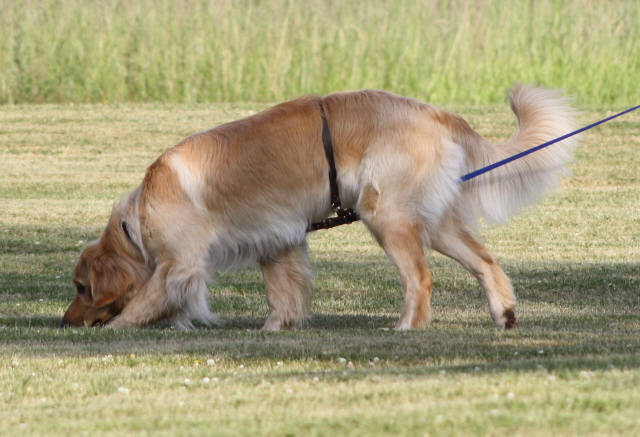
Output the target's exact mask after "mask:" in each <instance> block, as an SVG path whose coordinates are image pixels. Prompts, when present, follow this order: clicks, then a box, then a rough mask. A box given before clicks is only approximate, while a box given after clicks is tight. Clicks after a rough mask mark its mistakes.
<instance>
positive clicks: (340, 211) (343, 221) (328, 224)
mask: <svg viewBox="0 0 640 437" xmlns="http://www.w3.org/2000/svg"><path fill="white" fill-rule="evenodd" d="M318 104H319V105H320V116H321V117H322V145H323V146H324V154H325V156H326V157H327V162H328V163H329V187H330V188H331V209H332V210H333V212H335V213H336V214H337V215H338V216H337V217H331V218H328V219H326V220H323V221H321V222H316V223H311V224H310V225H309V227H307V232H312V231H317V230H319V229H330V228H334V227H336V226H340V225H347V224H349V223H353V222H355V221H358V220H360V217H359V216H358V213H357V212H355V211H354V210H353V209H351V208H343V207H342V203H341V202H340V193H339V190H338V170H337V169H336V160H335V157H334V154H333V143H332V142H331V132H329V124H328V123H327V117H326V116H325V114H324V107H323V106H322V100H319V101H318Z"/></svg>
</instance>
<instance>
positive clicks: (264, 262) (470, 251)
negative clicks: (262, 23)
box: [62, 85, 575, 330]
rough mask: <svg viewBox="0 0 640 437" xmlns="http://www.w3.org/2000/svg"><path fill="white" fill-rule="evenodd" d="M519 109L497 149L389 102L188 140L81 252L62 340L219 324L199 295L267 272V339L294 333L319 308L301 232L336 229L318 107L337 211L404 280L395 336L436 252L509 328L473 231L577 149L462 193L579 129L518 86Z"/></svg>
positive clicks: (444, 117)
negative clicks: (350, 216)
mask: <svg viewBox="0 0 640 437" xmlns="http://www.w3.org/2000/svg"><path fill="white" fill-rule="evenodd" d="M510 100H511V106H512V109H513V111H514V113H515V114H516V116H517V117H518V122H519V123H518V129H517V131H516V134H515V135H514V137H513V138H512V139H511V140H509V141H507V142H505V143H502V144H497V145H492V144H489V143H488V142H487V141H486V140H485V139H484V138H483V137H481V136H480V135H479V134H478V133H476V132H475V131H474V130H473V129H471V127H470V126H469V125H468V124H467V123H466V122H465V121H464V120H463V119H462V118H460V117H458V116H456V115H454V114H451V113H449V112H446V111H443V110H441V109H438V108H435V107H433V106H430V105H427V104H425V103H422V102H420V101H417V100H413V99H408V98H404V97H400V96H397V95H394V94H391V93H387V92H383V91H359V92H344V93H335V94H330V95H328V96H326V97H323V98H321V97H318V96H306V97H302V98H299V99H297V100H293V101H290V102H286V103H283V104H280V105H277V106H275V107H273V108H270V109H267V110H266V111H263V112H261V113H259V114H256V115H254V116H251V117H248V118H246V119H243V120H239V121H235V122H232V123H228V124H225V125H222V126H218V127H216V128H214V129H212V130H210V131H207V132H202V133H197V134H194V135H191V136H190V137H188V138H186V139H185V140H183V141H182V142H180V143H179V144H178V145H176V146H175V147H173V148H171V149H169V150H168V151H167V152H165V153H164V154H163V155H162V156H160V157H159V158H158V159H157V160H156V162H154V163H153V164H152V165H151V166H150V167H149V169H148V170H147V173H146V175H145V177H144V180H143V181H142V184H141V185H140V187H138V188H137V189H136V190H135V191H134V192H133V193H131V194H129V195H128V196H126V197H125V198H124V199H122V200H121V201H120V203H119V204H117V205H116V206H115V207H114V208H113V211H112V213H111V218H110V220H109V223H108V225H107V228H106V229H105V231H104V233H103V234H102V236H101V237H100V238H99V239H98V240H97V241H95V242H93V243H91V244H90V245H89V246H87V247H86V248H85V249H84V251H83V252H82V254H81V256H80V260H79V261H78V264H77V266H76V269H75V273H74V283H75V284H76V287H77V293H76V297H75V299H74V301H73V302H72V303H71V305H70V307H69V309H68V310H67V312H66V314H65V316H64V318H63V321H62V326H69V325H73V326H80V325H88V326H98V325H104V324H105V323H106V322H108V321H109V320H111V319H112V318H114V317H116V316H118V317H117V318H115V319H114V320H112V321H111V323H110V324H109V326H112V327H143V326H145V325H148V324H150V323H154V322H156V321H158V320H161V319H164V318H172V319H173V321H174V322H175V323H176V324H178V325H179V326H182V327H189V326H190V320H191V319H193V318H195V319H199V320H201V321H203V322H204V323H207V324H212V323H216V322H217V321H218V320H217V319H216V317H214V316H213V315H212V314H211V312H210V310H209V305H208V303H207V296H208V294H209V293H208V289H207V286H206V281H207V280H208V278H209V277H210V275H211V273H212V272H213V271H215V270H219V269H229V268H237V267H241V266H243V265H246V264H249V263H258V264H259V265H260V267H261V268H262V272H263V276H264V280H265V283H266V294H267V301H268V304H269V308H270V314H269V317H268V318H267V321H266V323H265V325H264V328H265V329H272V330H276V329H280V328H287V327H297V326H300V325H301V324H302V322H303V320H304V318H305V316H306V314H307V311H308V308H309V304H310V301H311V294H312V284H311V279H310V278H311V266H310V263H309V259H308V256H307V245H306V233H305V230H306V228H307V226H308V225H309V224H310V223H312V222H316V221H321V220H323V219H325V218H326V217H328V216H329V215H330V214H331V207H330V202H329V197H330V196H329V181H328V164H327V160H326V158H325V155H324V151H323V147H322V140H321V131H322V120H321V117H320V106H319V105H320V102H322V105H323V107H324V111H325V113H326V117H327V120H328V124H329V128H330V132H331V136H332V140H333V143H334V148H335V160H336V166H337V169H338V184H339V187H340V196H341V199H342V203H343V206H345V207H350V208H354V209H355V210H356V211H357V212H358V214H360V217H361V218H362V220H363V222H364V223H365V225H366V226H367V228H368V229H369V230H370V231H371V233H372V235H373V236H374V237H375V239H376V240H377V242H378V243H379V244H380V245H381V246H382V248H383V249H384V250H385V252H386V254H387V256H388V257H389V259H390V260H391V261H392V262H393V263H394V265H395V266H396V268H397V270H398V272H399V274H400V279H401V282H402V288H403V292H404V307H403V309H402V313H401V316H400V320H399V321H398V323H397V325H396V327H397V328H398V329H411V328H421V327H423V326H425V324H426V323H427V322H428V321H429V318H430V314H431V310H430V298H431V289H432V284H433V282H432V279H431V275H430V273H429V269H428V267H427V263H426V261H425V251H428V250H430V249H435V250H437V251H439V252H441V253H443V254H445V255H447V256H450V257H452V258H454V259H456V260H458V261H459V262H460V263H461V264H462V265H463V266H464V267H465V268H466V269H468V270H469V271H470V272H471V273H473V274H474V275H475V276H476V277H477V279H478V281H479V282H480V285H481V286H482V288H483V289H484V291H485V294H486V296H487V300H488V302H489V311H490V313H491V317H492V318H493V321H494V323H495V324H496V325H497V326H499V327H506V328H509V327H513V326H515V323H516V319H515V313H514V308H515V305H516V298H515V295H514V293H513V289H512V287H511V284H510V281H509V279H508V278H507V276H506V275H505V274H504V272H503V271H502V269H501V268H500V265H499V264H498V262H497V260H496V257H495V255H494V254H493V253H492V252H491V251H490V250H489V249H487V248H485V247H483V246H482V245H481V244H480V243H479V242H478V241H477V240H476V238H475V237H474V236H473V229H474V227H475V225H476V220H477V218H478V216H484V218H485V219H486V220H488V221H490V222H502V221H504V220H506V219H507V217H508V216H509V215H510V214H511V213H514V212H517V211H518V209H519V208H521V207H523V206H525V205H528V204H530V203H532V202H533V201H534V200H535V199H536V198H537V197H539V196H540V195H542V194H544V193H545V192H546V191H548V190H549V189H552V188H554V186H555V185H556V182H557V174H558V173H561V172H562V171H563V169H564V163H565V161H567V160H568V159H570V150H571V148H572V147H574V145H575V144H574V141H573V140H565V141H563V142H561V143H558V144H556V145H553V146H551V147H549V148H546V149H544V150H541V151H539V152H536V153H534V154H532V155H529V156H527V157H526V158H524V159H521V160H519V161H516V162H513V163H511V164H509V165H507V166H505V167H501V168H500V169H497V170H494V171H492V172H490V173H488V174H485V175H483V176H481V177H478V178H476V179H473V180H471V181H468V182H465V183H463V184H459V183H458V181H459V179H460V177H461V176H462V175H464V174H466V173H468V172H470V171H473V170H475V169H478V168H480V167H483V166H484V165H487V164H490V163H492V162H496V161H498V160H500V159H503V158H505V157H507V156H510V155H512V154H515V153H517V152H520V151H522V150H525V149H528V148H530V147H533V146H535V145H537V144H540V143H543V142H545V141H548V140H551V139H553V138H555V137H557V136H560V135H563V134H566V133H568V132H569V131H571V130H572V128H573V122H572V110H571V109H570V108H569V107H568V106H567V105H566V101H565V100H564V99H561V98H559V97H558V96H557V95H556V93H555V92H553V91H549V90H544V89H536V88H527V87H522V86H518V85H516V86H515V87H514V88H513V89H512V90H511V92H510Z"/></svg>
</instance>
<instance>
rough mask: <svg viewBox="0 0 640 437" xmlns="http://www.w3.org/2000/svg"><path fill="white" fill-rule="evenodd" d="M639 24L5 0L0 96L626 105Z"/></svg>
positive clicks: (232, 4) (168, 1) (389, 2)
mask: <svg viewBox="0 0 640 437" xmlns="http://www.w3.org/2000/svg"><path fill="white" fill-rule="evenodd" d="M639 22H640V5H639V4H638V2H637V1H636V0H611V1H607V2H603V1H599V0H578V1H564V0H536V1H529V2H500V1H479V0H440V1H421V0H378V1H375V2H357V1H346V0H306V1H291V0H273V1H257V0H195V1H191V0H177V1H176V0H139V1H135V2H126V1H122V0H66V1H59V0H1V1H0V103H24V102H76V103H87V102H93V103H98V102H105V101H109V102H127V101H137V102H149V101H169V102H209V101H217V102H224V101H230V102H234V101H263V102H264V101H267V102H272V101H281V100H285V99H288V98H293V97H296V96H298V95H300V94H305V93H327V92H330V91H334V90H344V89H360V88H382V89H387V90H390V91H395V92H397V93H400V94H406V95H411V96H416V97H420V98H423V99H425V100H428V101H431V102H434V103H451V102H463V103H467V104H469V103H473V104H488V103H496V102H501V101H502V99H503V96H504V94H503V88H504V86H505V84H507V83H511V82H512V81H513V80H514V79H518V80H520V81H522V82H527V83H528V82H531V83H542V84H545V85H547V86H552V87H555V88H563V89H567V90H569V91H570V92H571V93H574V94H577V95H579V96H580V99H581V101H582V103H587V104H592V105H594V104H618V105H632V104H637V103H638V101H640V88H639V87H638V85H637V78H638V77H640V34H639V30H638V29H639V27H638V25H637V24H638V23H639Z"/></svg>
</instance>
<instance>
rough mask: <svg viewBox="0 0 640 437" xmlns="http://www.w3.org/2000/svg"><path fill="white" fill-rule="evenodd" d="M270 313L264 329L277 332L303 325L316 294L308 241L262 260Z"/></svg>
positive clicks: (261, 264)
mask: <svg viewBox="0 0 640 437" xmlns="http://www.w3.org/2000/svg"><path fill="white" fill-rule="evenodd" d="M260 267H261V268H262V276H263V278H264V281H265V286H266V289H267V302H268V303H269V309H270V310H271V313H270V314H269V317H268V318H267V321H266V323H265V324H264V326H263V328H262V329H265V330H271V331H277V330H279V329H283V328H296V327H299V326H301V325H302V323H303V321H304V319H305V317H306V315H307V310H308V307H309V304H310V302H311V295H312V292H313V284H312V282H311V275H312V271H311V263H310V262H309V256H308V255H307V243H306V241H305V242H304V243H302V244H301V245H299V246H295V247H291V248H289V249H286V250H285V251H283V252H280V253H278V254H277V255H275V256H272V257H269V258H266V259H262V260H260Z"/></svg>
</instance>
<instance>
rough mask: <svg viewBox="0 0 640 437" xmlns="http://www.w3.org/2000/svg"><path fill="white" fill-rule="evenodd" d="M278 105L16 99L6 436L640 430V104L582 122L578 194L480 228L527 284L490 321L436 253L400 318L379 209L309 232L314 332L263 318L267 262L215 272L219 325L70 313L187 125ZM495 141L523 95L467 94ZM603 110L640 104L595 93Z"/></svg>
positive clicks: (6, 220)
mask: <svg viewBox="0 0 640 437" xmlns="http://www.w3.org/2000/svg"><path fill="white" fill-rule="evenodd" d="M265 106H266V105H262V104H189V105H187V104H183V105H178V104H161V103H153V104H151V103H149V104H96V105H89V104H82V105H78V104H76V105H71V104H68V105H17V106H0V163H1V164H2V170H1V171H0V344H1V345H2V346H1V348H0V405H2V409H1V411H0V434H2V435H11V436H17V435H20V436H39V435H42V436H45V435H46V436H51V435H61V436H62V435H89V434H94V433H98V434H100V435H102V436H146V435H157V436H191V435H198V436H199V435H216V436H218V435H219V436H232V435H233V436H235V435H252V436H343V435H344V436H347V435H354V436H355V435H369V436H376V435H380V436H382V435H385V436H386V435H403V436H414V435H415V436H425V435H429V436H469V435H479V436H481V435H493V436H548V435H554V436H575V435H581V436H583V435H598V436H609V435H610V436H619V435H629V436H631V435H638V434H640V418H639V416H638V411H640V336H639V335H638V334H639V332H640V208H639V207H638V205H640V179H639V178H638V175H639V170H638V168H639V167H640V111H638V112H636V113H632V114H629V115H626V116H624V117H623V118H620V119H617V120H615V121H612V122H610V123H608V124H605V125H603V126H601V127H598V128H596V129H594V130H592V131H589V132H588V133H586V134H585V135H584V136H583V146H582V147H581V148H580V149H579V150H578V151H577V153H576V158H577V159H576V161H575V162H574V163H573V164H572V165H571V170H572V173H573V174H572V176H571V177H569V178H567V179H565V181H564V183H563V189H562V190H561V191H559V192H558V193H556V194H554V195H553V196H551V197H549V198H548V199H547V200H546V201H545V202H543V203H541V204H540V205H539V206H538V207H537V208H533V209H531V210H528V211H526V212H525V213H524V214H523V215H521V216H519V217H517V218H515V219H514V220H512V221H511V222H510V223H509V224H508V225H506V226H503V227H499V228H488V229H486V230H485V231H484V232H483V237H484V241H485V242H486V244H487V245H489V246H490V247H491V248H492V249H493V250H494V251H495V252H496V253H497V254H498V256H499V257H500V259H501V262H502V265H503V267H504V268H505V270H506V271H507V272H508V274H509V275H510V277H511V278H512V281H513V283H514V287H515V290H516V294H517V295H518V298H519V307H518V318H519V324H520V325H519V327H518V328H517V329H515V330H511V331H500V330H497V329H495V328H494V327H493V325H492V323H491V320H490V318H489V314H488V310H487V305H486V302H485V299H484V296H483V295H482V293H481V291H480V288H479V286H478V285H477V283H476V282H475V280H474V279H473V278H472V277H471V276H470V275H469V274H468V273H467V272H466V271H465V270H463V269H462V268H461V267H460V266H458V265H457V264H455V263H454V262H452V261H450V260H449V259H446V258H444V257H442V256H439V255H433V256H432V257H431V259H430V265H431V266H432V271H433V274H434V280H435V289H434V298H433V321H432V323H431V325H430V326H429V327H428V328H427V329H425V330H420V331H414V332H396V331H394V330H393V329H392V327H393V325H394V323H395V321H396V319H397V317H398V316H399V311H400V308H401V293H400V285H399V281H398V278H397V275H396V273H395V271H394V269H393V267H392V265H391V264H390V262H389V261H388V260H387V259H386V258H385V256H384V254H383V253H382V251H381V250H380V249H379V248H378V247H377V246H376V245H375V243H374V242H373V241H372V239H371V238H370V236H369V235H368V234H367V232H366V230H365V229H364V228H363V227H362V225H361V224H353V225H350V226H346V227H342V228H338V229H335V230H331V231H320V232H317V233H315V234H314V235H312V236H311V237H310V253H311V257H312V262H313V264H314V266H315V269H316V278H315V285H316V287H315V298H314V303H313V307H312V318H311V320H310V322H309V324H308V326H307V327H306V328H305V329H302V330H297V331H285V332H277V333H273V332H261V331H259V328H260V326H261V325H262V323H263V322H264V320H265V318H266V316H267V305H266V299H265V297H264V292H263V285H262V280H261V275H260V272H259V270H257V269H255V268H249V269H245V270H241V271H237V272H227V273H219V274H216V275H215V279H216V281H215V284H212V285H211V287H210V290H211V305H212V308H213V309H214V312H215V313H216V314H217V315H219V316H221V317H223V318H224V319H225V320H226V324H225V326H223V327H221V328H217V329H206V328H200V329H198V330H195V331H190V332H181V331H176V330H174V329H172V328H171V326H169V325H168V324H162V323H161V324H158V325H155V326H152V327H150V328H147V329H144V330H126V331H113V330H109V329H88V328H84V329H66V330H60V329H58V328H57V325H58V323H59V320H60V318H61V316H62V314H63V312H64V310H65V308H66V306H67V305H68V304H69V303H70V301H71V298H72V296H73V287H72V285H71V283H70V281H71V277H70V276H71V271H72V269H73V266H74V264H75V261H76V260H77V257H78V255H79V252H80V250H81V248H82V246H83V245H85V244H86V243H87V242H89V241H91V240H92V239H95V238H96V237H97V236H98V235H99V234H100V232H101V230H102V228H103V227H104V225H105V223H106V220H107V217H108V214H109V212H110V208H111V206H112V205H113V203H114V202H115V201H116V200H117V199H118V198H119V197H120V196H122V195H123V194H125V193H126V192H127V191H128V190H131V189H132V188H134V187H135V186H137V184H139V183H140V181H141V179H142V176H143V174H144V171H145V168H146V167H147V166H148V165H149V164H151V162H153V160H154V159H155V158H156V157H157V156H158V155H159V154H160V153H161V152H162V151H164V150H166V149H167V148H169V147H171V146H172V145H173V144H175V143H176V142H177V141H178V140H180V139H181V138H183V137H184V136H186V135H188V134H190V133H193V132H195V131H199V130H203V129H206V128H209V127H212V126H215V125H217V124H220V123H223V122H225V121H229V120H233V119H236V118H239V117H243V116H246V115H249V114H251V113H254V112H255V111H258V110H260V109H262V108H264V107H265ZM449 108H450V109H452V110H454V111H456V112H458V113H460V114H461V115H463V116H464V117H466V118H467V119H468V120H469V121H470V123H471V125H472V126H474V127H475V128H476V129H477V130H478V131H479V132H481V133H482V134H484V135H485V136H486V137H487V138H489V139H490V140H492V141H500V140H503V139H505V138H507V137H509V136H510V135H511V134H512V132H513V129H514V117H513V115H512V114H511V113H510V111H509V110H508V108H507V107H506V105H504V104H502V105H497V106H450V107H449ZM581 109H582V110H583V112H582V114H581V115H580V124H581V125H586V124H588V123H590V122H592V121H596V120H598V119H600V118H603V117H605V116H607V115H611V114H612V113H613V110H617V109H624V108H606V110H605V109H603V108H600V107H595V106H590V107H583V108H581Z"/></svg>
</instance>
